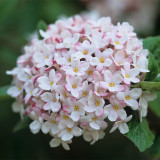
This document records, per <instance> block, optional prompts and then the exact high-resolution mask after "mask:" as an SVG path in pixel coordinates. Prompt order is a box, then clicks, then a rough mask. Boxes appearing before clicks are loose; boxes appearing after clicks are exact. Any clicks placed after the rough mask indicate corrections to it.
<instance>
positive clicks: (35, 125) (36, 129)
mask: <svg viewBox="0 0 160 160" xmlns="http://www.w3.org/2000/svg"><path fill="white" fill-rule="evenodd" d="M29 128H30V130H31V132H32V133H33V134H36V133H38V132H39V131H40V129H41V123H40V122H39V121H38V120H35V121H33V122H32V123H31V124H30V125H29Z"/></svg>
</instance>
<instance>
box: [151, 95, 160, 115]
mask: <svg viewBox="0 0 160 160" xmlns="http://www.w3.org/2000/svg"><path fill="white" fill-rule="evenodd" d="M156 93H157V98H156V99H155V100H154V101H152V102H149V107H150V109H151V110H152V111H153V113H154V114H155V115H156V116H157V117H160V92H156Z"/></svg>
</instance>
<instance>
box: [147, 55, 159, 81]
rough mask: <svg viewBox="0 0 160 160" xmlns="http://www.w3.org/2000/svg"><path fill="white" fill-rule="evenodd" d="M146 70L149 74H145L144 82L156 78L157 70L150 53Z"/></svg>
mask: <svg viewBox="0 0 160 160" xmlns="http://www.w3.org/2000/svg"><path fill="white" fill-rule="evenodd" d="M148 69H149V71H150V72H147V74H146V78H145V80H146V81H152V80H154V79H155V78H156V77H157V75H158V73H159V69H158V64H157V62H156V60H155V58H154V56H153V55H152V54H151V53H149V62H148Z"/></svg>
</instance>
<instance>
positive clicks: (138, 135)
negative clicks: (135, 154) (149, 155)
mask: <svg viewBox="0 0 160 160" xmlns="http://www.w3.org/2000/svg"><path fill="white" fill-rule="evenodd" d="M128 127H129V132H128V133H127V134H125V136H126V137H128V138H129V139H130V140H131V141H132V142H133V143H134V144H135V146H136V147H137V148H138V149H139V150H140V152H143V151H145V150H146V149H147V148H149V147H151V145H152V144H153V140H154V134H153V133H152V132H151V131H150V129H149V126H148V122H147V120H146V119H145V118H143V120H142V122H141V123H140V122H139V120H138V118H136V117H135V116H134V118H133V119H132V120H131V121H130V122H129V123H128Z"/></svg>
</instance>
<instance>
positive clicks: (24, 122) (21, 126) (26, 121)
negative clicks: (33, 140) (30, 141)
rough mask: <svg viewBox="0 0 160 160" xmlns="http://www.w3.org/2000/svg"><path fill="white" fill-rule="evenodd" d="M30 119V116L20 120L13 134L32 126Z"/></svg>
mask: <svg viewBox="0 0 160 160" xmlns="http://www.w3.org/2000/svg"><path fill="white" fill-rule="evenodd" d="M30 121H31V120H30V118H29V117H28V116H25V117H23V119H22V120H20V121H19V122H18V123H17V124H16V125H15V127H14V128H13V133H15V132H18V131H20V130H22V129H25V128H27V127H28V126H29V124H30Z"/></svg>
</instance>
